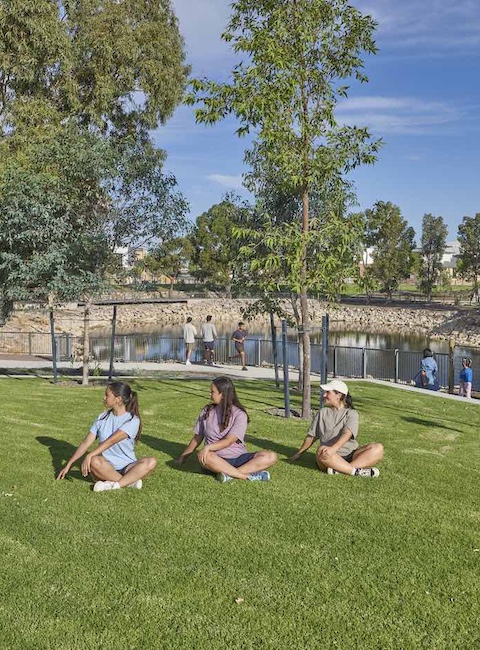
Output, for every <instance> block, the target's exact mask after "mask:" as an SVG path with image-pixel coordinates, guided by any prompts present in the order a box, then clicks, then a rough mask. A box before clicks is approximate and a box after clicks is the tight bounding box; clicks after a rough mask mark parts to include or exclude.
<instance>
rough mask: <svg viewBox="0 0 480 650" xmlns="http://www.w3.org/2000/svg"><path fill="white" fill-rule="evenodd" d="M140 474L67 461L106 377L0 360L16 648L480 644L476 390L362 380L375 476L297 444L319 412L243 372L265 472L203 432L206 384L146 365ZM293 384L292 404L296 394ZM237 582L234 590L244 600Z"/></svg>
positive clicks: (2, 536) (0, 580)
mask: <svg viewBox="0 0 480 650" xmlns="http://www.w3.org/2000/svg"><path fill="white" fill-rule="evenodd" d="M134 385H135V388H136V389H137V390H138V391H139V398H140V407H141V412H142V416H143V421H144V438H143V442H142V443H140V444H139V445H138V454H139V455H140V456H142V455H152V454H153V455H155V456H156V457H157V458H158V460H159V465H158V468H157V470H156V472H155V473H154V475H153V476H151V477H149V478H147V479H146V481H145V484H144V489H143V490H141V491H137V490H127V489H126V490H121V491H118V492H117V491H114V492H106V493H99V494H96V493H93V492H92V491H91V484H90V483H89V482H87V481H85V480H83V479H82V478H81V476H80V472H79V468H75V469H73V470H72V472H71V478H69V479H67V480H64V481H58V482H55V481H54V480H53V479H54V472H56V471H57V470H58V469H59V467H60V466H62V464H63V462H64V461H65V460H66V458H68V457H69V455H70V454H71V453H72V450H73V448H74V447H75V446H76V445H77V444H78V443H79V441H80V439H81V438H82V437H83V436H84V435H85V433H86V432H87V431H88V427H89V426H90V424H91V421H92V420H93V418H94V417H95V416H96V415H97V414H98V413H99V412H100V411H101V409H102V396H103V389H102V388H98V387H88V388H82V387H80V386H78V387H67V386H54V385H52V384H50V383H48V382H46V381H42V380H33V379H22V380H17V379H2V380H1V381H0V386H1V391H2V397H3V409H2V411H3V414H2V415H3V426H2V431H1V436H2V460H1V468H0V471H1V473H0V477H1V486H2V487H1V489H0V516H1V522H2V523H1V527H0V553H1V557H2V569H1V571H0V587H1V590H2V595H3V598H2V604H1V605H0V628H1V629H2V636H1V641H0V647H1V648H8V649H17V648H18V649H19V650H20V649H21V650H28V649H34V648H35V649H36V648H39V649H41V650H48V649H50V648H51V649H55V650H57V649H58V650H60V649H62V650H72V649H75V650H76V649H79V650H80V649H81V650H90V649H91V650H98V649H101V650H109V649H112V650H113V649H114V648H115V649H117V648H118V647H126V648H131V649H137V648H138V649H140V648H142V649H144V648H145V649H149V648H161V649H163V648H167V649H170V648H173V649H176V648H182V649H183V648H185V649H190V648H205V649H209V650H210V649H212V650H214V649H217V648H218V649H220V648H222V649H235V650H239V649H252V650H253V649H255V650H258V649H264V648H268V649H270V648H272V649H275V650H280V649H282V648H292V650H293V649H294V648H295V649H296V648H302V649H303V648H308V649H310V648H311V649H312V650H313V649H317V648H359V647H362V648H368V649H370V648H381V649H382V650H383V649H385V648H402V649H405V648H407V649H409V648H435V649H440V648H445V649H451V648H479V647H480V634H479V631H478V620H479V618H480V605H479V603H480V584H479V575H480V532H479V531H480V507H479V500H478V497H479V478H480V451H479V449H480V444H479V443H480V440H479V430H480V409H479V408H478V407H476V406H474V405H469V404H465V403H462V402H456V401H453V400H447V399H442V398H436V397H434V396H431V395H428V394H425V393H421V392H419V393H418V394H417V393H413V392H404V391H399V390H396V389H395V388H392V387H388V386H385V387H382V386H378V385H372V384H362V383H358V384H357V383H355V384H353V385H352V388H353V396H354V400H355V402H356V406H357V408H358V410H359V413H360V441H361V442H368V441H369V440H376V441H379V442H382V443H384V445H385V448H386V456H385V460H384V462H383V463H382V464H381V466H380V469H381V474H380V477H379V478H378V479H361V478H351V477H344V476H332V477H330V476H327V475H322V474H320V472H318V471H316V470H315V468H314V466H315V463H314V455H313V453H311V452H310V453H307V454H306V455H305V456H304V457H302V459H301V460H300V461H299V463H298V464H296V465H290V464H288V463H286V462H284V459H285V457H286V456H288V455H291V454H292V453H293V451H294V450H295V449H296V448H297V447H298V446H299V444H300V441H301V440H302V438H303V436H304V434H305V430H306V425H305V423H304V422H302V421H300V420H298V419H291V420H289V421H286V420H284V419H281V418H276V417H273V416H271V415H267V414H266V413H265V410H266V409H268V408H272V407H275V406H281V402H282V394H281V392H275V390H274V389H272V388H271V386H270V384H268V383H267V382H248V381H238V382H236V385H237V387H238V391H239V395H240V398H241V399H242V401H243V402H244V403H245V405H246V406H247V407H248V409H249V413H250V416H251V423H250V426H249V439H248V444H249V447H250V448H252V449H258V448H269V449H273V450H275V451H276V452H277V453H278V454H279V461H278V463H277V465H276V466H275V467H274V468H273V470H272V481H271V482H270V483H265V484H262V483H248V484H247V483H241V482H238V481H235V482H233V483H232V484H227V485H222V484H219V483H217V482H216V481H215V480H213V478H210V477H208V476H206V475H203V474H201V473H200V472H199V470H198V466H197V464H196V461H195V459H194V458H191V459H190V460H189V462H188V463H187V465H186V466H185V467H184V468H182V469H181V470H180V469H177V468H175V467H174V466H173V465H172V463H171V460H172V458H173V457H175V456H177V455H178V454H179V452H180V451H181V450H182V449H183V447H184V446H185V445H186V443H187V441H188V440H189V438H190V436H191V431H192V425H193V423H194V420H195V417H196V415H197V413H198V410H199V409H200V407H201V406H202V405H203V404H204V403H205V402H206V401H207V399H208V388H209V384H208V382H206V381H199V380H198V381H197V380H195V381H194V380H190V381H189V380H170V381H158V382H154V381H149V380H141V381H137V382H136V383H135V384H134ZM295 399H296V398H293V401H294V406H295ZM237 600H238V602H236V601H237Z"/></svg>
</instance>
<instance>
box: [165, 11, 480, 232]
mask: <svg viewBox="0 0 480 650" xmlns="http://www.w3.org/2000/svg"><path fill="white" fill-rule="evenodd" d="M172 4H173V7H174V10H175V13H176V14H177V17H178V19H179V22H180V31H181V32H182V34H183V36H184V38H185V43H186V49H187V57H188V62H189V63H190V64H191V65H192V75H193V76H198V77H201V76H207V77H209V78H216V79H218V78H225V77H226V76H227V75H228V74H229V71H230V70H231V68H232V66H233V65H234V64H235V63H236V62H237V58H236V56H235V55H234V54H233V53H232V52H231V51H230V49H229V47H228V46H227V45H226V44H225V43H223V42H222V41H221V39H220V34H221V32H222V30H223V29H224V27H225V25H226V22H227V20H228V16H229V12H230V7H229V2H228V1H227V0H172ZM355 4H356V6H357V7H358V8H359V9H361V10H362V11H364V12H366V13H369V14H371V15H373V16H374V18H375V19H376V20H377V22H378V23H379V27H378V30H377V32H376V41H377V46H378V47H379V50H380V51H379V53H378V54H377V55H376V56H373V57H368V58H367V59H366V72H367V74H368V76H369V78H370V82H369V83H368V84H362V85H360V84H356V85H352V88H351V90H350V94H349V98H348V100H346V101H345V102H343V103H342V104H341V105H339V108H338V114H337V115H338V119H339V120H340V121H344V122H346V123H349V124H356V125H358V126H369V127H370V129H371V131H372V132H373V134H374V135H375V136H381V137H382V138H383V139H384V140H385V145H384V147H383V149H382V150H381V152H380V156H379V160H378V162H377V163H376V165H374V166H369V167H363V168H361V169H359V170H357V171H356V172H355V173H354V175H353V180H354V181H355V185H356V191H357V196H358V202H359V209H362V210H363V209H365V208H368V207H371V206H372V205H373V203H374V202H375V201H378V200H383V201H392V202H393V203H396V204H397V205H398V206H400V208H401V211H402V214H403V216H404V217H405V218H406V219H408V221H409V223H410V224H411V225H412V226H413V227H414V228H415V231H416V233H417V240H418V239H419V237H420V233H421V223H422V217H423V215H424V214H425V213H427V212H430V213H432V214H434V215H442V216H443V218H444V219H445V221H446V223H447V225H448V227H449V239H455V238H456V234H457V228H458V225H459V223H460V222H461V220H462V217H463V216H465V215H469V216H474V215H475V214H476V213H477V212H480V189H479V188H480V170H479V166H480V165H479V164H480V119H479V115H480V83H479V81H480V3H479V2H478V0H456V1H455V3H454V2H449V0H429V2H425V0H403V1H402V2H398V0H370V1H368V0H365V1H362V2H357V3H355ZM235 128H236V124H235V122H234V121H233V119H228V120H225V121H223V122H220V123H218V124H217V125H215V126H212V127H206V126H203V125H196V124H195V119H194V115H193V108H190V107H186V106H181V107H179V108H178V109H177V111H176V112H175V115H174V116H173V118H171V119H170V120H169V122H168V123H167V125H166V126H164V127H162V128H160V129H158V130H157V131H156V132H155V133H154V138H155V142H156V144H157V145H158V146H160V147H162V148H164V149H165V150H166V151H167V154H168V159H167V162H166V169H167V170H168V171H171V172H173V173H174V174H175V176H176V177H177V180H178V182H179V186H180V189H181V191H182V192H183V193H184V195H185V196H186V198H187V199H188V201H189V203H190V207H191V213H190V217H191V219H192V220H195V218H196V217H197V216H198V215H199V214H201V213H202V212H203V211H205V210H207V209H208V208H209V207H210V206H211V205H213V204H214V203H218V202H219V201H221V199H222V197H223V195H224V194H225V192H227V191H229V190H236V191H237V192H238V193H240V194H242V193H243V194H244V195H245V196H246V197H247V196H248V195H247V194H246V192H245V191H242V185H241V182H242V173H244V172H245V167H244V165H243V155H244V149H245V147H246V146H247V144H248V142H247V141H245V140H244V139H240V138H238V137H237V136H236V135H235V133H234V131H235Z"/></svg>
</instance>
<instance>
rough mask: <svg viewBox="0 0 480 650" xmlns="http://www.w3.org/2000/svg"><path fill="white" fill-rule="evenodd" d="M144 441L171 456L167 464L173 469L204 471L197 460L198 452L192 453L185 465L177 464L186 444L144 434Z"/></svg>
mask: <svg viewBox="0 0 480 650" xmlns="http://www.w3.org/2000/svg"><path fill="white" fill-rule="evenodd" d="M142 442H143V443H144V444H146V445H148V446H149V447H150V448H151V449H154V450H155V451H159V452H161V453H163V454H167V455H168V456H170V460H167V462H166V463H165V464H166V465H168V467H170V468H171V469H176V470H177V471H180V472H190V473H191V474H203V473H204V472H203V471H202V469H201V467H200V466H199V465H198V463H197V461H196V454H192V456H191V457H190V458H189V459H188V460H187V462H186V463H185V465H182V466H181V467H179V466H178V465H176V464H175V462H174V461H175V458H178V456H180V454H181V453H182V451H183V450H184V449H185V447H186V445H182V444H180V443H178V442H172V441H171V440H164V439H163V438H154V437H153V436H146V435H142Z"/></svg>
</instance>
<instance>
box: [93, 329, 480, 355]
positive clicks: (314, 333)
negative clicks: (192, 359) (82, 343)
mask: <svg viewBox="0 0 480 650" xmlns="http://www.w3.org/2000/svg"><path fill="white" fill-rule="evenodd" d="M215 326H216V329H217V333H218V335H219V337H221V338H225V337H228V338H229V337H230V336H231V334H232V332H233V331H234V330H235V329H236V328H237V322H230V323H228V322H220V323H215ZM245 326H246V328H247V331H248V337H249V338H251V339H263V340H270V339H271V330H270V326H269V325H262V324H259V323H258V322H257V323H251V324H249V323H246V325H245ZM196 327H197V330H198V331H199V330H200V324H196ZM116 333H117V334H118V335H121V334H138V335H147V336H148V335H149V334H151V335H154V336H162V337H171V338H177V337H182V336H183V325H162V326H159V325H146V326H143V327H142V328H141V329H140V328H138V327H137V328H135V329H132V328H126V327H118V326H117V330H116ZM92 335H93V336H102V335H103V336H109V335H110V331H108V330H102V331H101V332H99V331H96V332H95V334H93V333H92ZM280 336H281V327H280V324H279V323H278V324H277V337H278V338H280ZM296 338H297V337H296V331H295V330H294V329H293V328H292V329H289V330H288V339H289V340H290V341H295V340H296ZM311 340H312V343H321V342H322V327H321V324H320V323H313V324H312V326H311ZM329 345H330V346H334V345H338V346H348V347H358V348H376V349H380V350H382V349H387V350H395V349H398V350H405V351H412V352H413V351H421V350H423V348H425V347H430V348H431V349H432V350H433V351H434V352H438V353H448V341H444V340H436V339H430V338H429V337H428V336H426V335H425V334H422V333H418V332H409V333H408V334H406V333H405V332H395V331H391V330H389V331H385V330H380V329H379V330H375V329H374V328H370V329H366V328H362V329H355V328H353V327H343V326H340V325H339V324H330V333H329ZM469 350H470V351H471V350H473V349H472V348H470V349H469V348H463V347H458V348H457V350H456V353H457V354H461V355H465V354H468V352H469ZM477 352H478V350H477Z"/></svg>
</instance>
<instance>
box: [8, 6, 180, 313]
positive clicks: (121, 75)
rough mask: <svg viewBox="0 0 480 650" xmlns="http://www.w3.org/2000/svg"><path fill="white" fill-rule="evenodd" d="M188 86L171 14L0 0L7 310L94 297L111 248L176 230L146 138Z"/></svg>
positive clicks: (170, 199) (170, 200) (167, 189)
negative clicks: (23, 303)
mask: <svg viewBox="0 0 480 650" xmlns="http://www.w3.org/2000/svg"><path fill="white" fill-rule="evenodd" d="M187 73H188V68H187V67H186V66H185V64H184V51H183V40H182V37H181V36H180V34H179V31H178V25H177V21H176V18H175V16H174V14H173V11H172V9H171V5H170V2H169V0H159V1H157V2H146V1H145V0H128V1H127V0H126V1H124V2H117V1H116V0H102V1H100V0H86V1H82V2H78V0H64V1H62V2H52V1H51V0H38V1H37V2H35V3H33V2H30V1H28V0H12V1H8V2H7V1H6V0H0V274H1V278H2V280H3V284H2V286H3V292H4V296H5V298H6V299H7V303H9V304H10V302H11V300H12V299H13V298H16V299H19V298H26V297H28V298H30V299H31V298H37V299H42V300H43V299H45V296H46V295H48V296H49V297H50V296H52V295H54V296H55V299H56V300H62V299H69V298H72V297H73V296H77V297H78V296H79V294H80V295H81V294H82V293H83V292H90V291H92V292H93V291H95V290H97V289H98V288H99V287H100V286H101V283H102V280H103V279H104V273H105V270H106V269H107V268H108V264H109V259H110V256H111V253H112V251H113V248H114V246H116V245H128V244H131V243H136V244H145V243H148V242H155V241H157V240H158V239H163V238H165V237H170V236H175V235H176V234H178V232H181V231H182V229H184V228H185V226H186V218H185V212H186V202H185V200H184V199H183V197H182V196H181V195H180V193H179V192H178V191H177V189H176V181H175V179H174V178H173V177H172V176H169V175H166V174H164V173H163V164H164V160H165V152H163V151H161V150H159V149H156V148H155V147H154V146H153V143H152V141H151V139H150V135H149V129H151V128H153V127H155V126H157V124H158V123H163V122H165V120H166V119H167V118H168V117H169V116H170V115H171V114H172V112H173V110H174V108H175V106H176V105H177V104H178V103H179V102H180V101H181V98H182V96H183V92H184V88H185V83H186V75H187Z"/></svg>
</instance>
